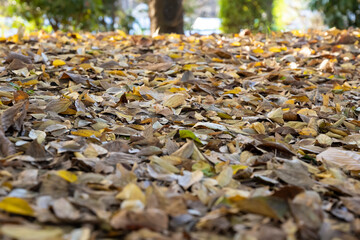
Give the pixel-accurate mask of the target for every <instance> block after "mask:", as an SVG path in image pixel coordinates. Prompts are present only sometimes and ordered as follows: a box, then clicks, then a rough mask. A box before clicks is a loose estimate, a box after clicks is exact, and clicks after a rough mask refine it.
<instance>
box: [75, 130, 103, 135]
mask: <svg viewBox="0 0 360 240" xmlns="http://www.w3.org/2000/svg"><path fill="white" fill-rule="evenodd" d="M103 131H104V130H100V131H94V130H89V129H80V130H77V131H71V134H72V135H75V136H80V137H91V136H95V137H100V136H101V133H102V132H103Z"/></svg>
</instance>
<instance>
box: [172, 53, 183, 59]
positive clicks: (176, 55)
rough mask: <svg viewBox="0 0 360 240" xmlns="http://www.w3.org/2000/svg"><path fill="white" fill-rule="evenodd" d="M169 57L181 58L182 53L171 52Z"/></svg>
mask: <svg viewBox="0 0 360 240" xmlns="http://www.w3.org/2000/svg"><path fill="white" fill-rule="evenodd" d="M169 57H171V58H173V59H174V58H181V55H180V54H177V53H170V54H169Z"/></svg>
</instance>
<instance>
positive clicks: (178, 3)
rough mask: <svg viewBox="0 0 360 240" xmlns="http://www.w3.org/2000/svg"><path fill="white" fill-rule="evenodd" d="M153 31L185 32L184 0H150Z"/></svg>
mask: <svg viewBox="0 0 360 240" xmlns="http://www.w3.org/2000/svg"><path fill="white" fill-rule="evenodd" d="M148 4H149V16H150V22H151V33H154V32H156V31H158V32H159V33H180V34H182V33H184V8H183V1H182V0H149V1H148Z"/></svg>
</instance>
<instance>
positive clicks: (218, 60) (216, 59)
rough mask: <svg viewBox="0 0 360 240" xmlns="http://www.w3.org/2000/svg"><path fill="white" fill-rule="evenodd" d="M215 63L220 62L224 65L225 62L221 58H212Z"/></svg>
mask: <svg viewBox="0 0 360 240" xmlns="http://www.w3.org/2000/svg"><path fill="white" fill-rule="evenodd" d="M211 60H212V61H213V62H219V63H222V62H224V60H222V59H220V58H212V59H211Z"/></svg>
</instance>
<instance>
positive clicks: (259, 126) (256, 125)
mask: <svg viewBox="0 0 360 240" xmlns="http://www.w3.org/2000/svg"><path fill="white" fill-rule="evenodd" d="M251 127H252V128H253V129H254V130H255V131H256V132H257V133H258V134H266V130H265V127H264V125H263V124H262V123H261V122H255V123H253V124H252V125H251Z"/></svg>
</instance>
